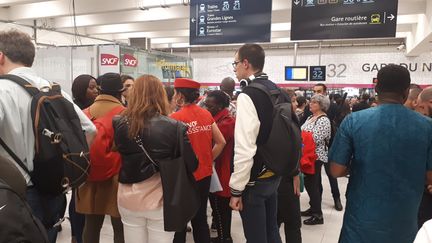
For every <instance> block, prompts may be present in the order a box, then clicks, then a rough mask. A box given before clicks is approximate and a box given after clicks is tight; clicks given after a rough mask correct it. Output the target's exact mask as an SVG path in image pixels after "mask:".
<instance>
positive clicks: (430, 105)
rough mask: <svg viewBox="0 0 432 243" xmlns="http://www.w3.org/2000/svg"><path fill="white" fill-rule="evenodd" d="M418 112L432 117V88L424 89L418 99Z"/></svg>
mask: <svg viewBox="0 0 432 243" xmlns="http://www.w3.org/2000/svg"><path fill="white" fill-rule="evenodd" d="M417 103H418V104H417V107H416V111H418V112H420V113H422V114H423V115H425V116H429V117H432V87H429V88H426V89H424V90H423V91H422V92H421V93H420V95H419V96H418V99H417Z"/></svg>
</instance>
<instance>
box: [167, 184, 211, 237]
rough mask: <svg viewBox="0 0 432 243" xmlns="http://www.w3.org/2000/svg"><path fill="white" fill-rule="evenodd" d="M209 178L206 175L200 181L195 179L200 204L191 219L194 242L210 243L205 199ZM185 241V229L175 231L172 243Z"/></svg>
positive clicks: (208, 187)
mask: <svg viewBox="0 0 432 243" xmlns="http://www.w3.org/2000/svg"><path fill="white" fill-rule="evenodd" d="M210 179H211V176H208V177H206V178H204V179H201V180H200V181H197V184H198V189H199V192H200V196H201V205H200V208H199V209H198V212H197V214H196V215H195V217H194V218H193V219H192V220H191V223H192V229H193V238H194V241H195V243H210V230H209V226H208V223H207V201H208V197H209V190H210ZM185 242H186V229H185V230H184V231H182V232H176V233H175V235H174V241H173V243H185Z"/></svg>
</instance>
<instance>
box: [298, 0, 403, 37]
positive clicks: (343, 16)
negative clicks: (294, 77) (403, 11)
mask: <svg viewBox="0 0 432 243" xmlns="http://www.w3.org/2000/svg"><path fill="white" fill-rule="evenodd" d="M397 10H398V0H292V10H291V12H292V14H291V39H292V40H323V39H355V38H382V37H395V35H396V21H397Z"/></svg>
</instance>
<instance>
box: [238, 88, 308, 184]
mask: <svg viewBox="0 0 432 243" xmlns="http://www.w3.org/2000/svg"><path fill="white" fill-rule="evenodd" d="M247 87H248V88H249V87H251V88H255V89H258V90H261V91H262V92H264V93H265V94H267V96H268V97H269V99H270V100H271V101H272V103H273V124H272V129H271V132H270V135H269V137H268V140H267V142H266V143H265V144H263V145H258V148H257V155H259V156H260V158H261V159H262V160H263V163H264V165H265V166H266V167H267V168H269V169H270V170H271V171H273V172H274V173H275V174H276V175H279V176H292V175H293V174H295V173H296V172H297V171H298V168H299V163H300V158H301V146H302V140H301V131H300V126H299V122H298V119H297V116H296V115H295V113H294V111H293V110H292V106H291V99H290V98H289V95H288V94H287V93H286V92H285V91H284V90H281V89H275V90H269V89H268V88H267V87H266V86H265V85H263V84H260V83H257V82H252V83H251V84H250V85H249V86H247Z"/></svg>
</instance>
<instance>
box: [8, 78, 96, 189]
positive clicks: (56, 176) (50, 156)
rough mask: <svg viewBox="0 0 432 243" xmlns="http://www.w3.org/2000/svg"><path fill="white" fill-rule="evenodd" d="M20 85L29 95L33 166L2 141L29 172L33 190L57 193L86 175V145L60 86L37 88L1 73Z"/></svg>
mask: <svg viewBox="0 0 432 243" xmlns="http://www.w3.org/2000/svg"><path fill="white" fill-rule="evenodd" d="M0 79H8V80H11V81H13V82H15V83H17V84H18V85H20V86H22V87H23V88H24V89H25V90H26V91H27V92H28V93H29V94H30V95H31V96H32V101H31V117H32V121H33V132H34V136H35V143H36V144H35V157H34V160H33V164H34V169H33V172H32V173H29V171H28V169H27V167H26V166H25V165H24V164H23V163H22V161H21V160H20V159H19V158H18V157H17V156H16V155H15V154H14V153H13V151H12V150H11V149H10V148H9V147H8V146H7V145H6V144H4V142H3V141H1V142H2V145H3V147H4V148H5V149H6V150H7V152H8V153H9V154H10V155H11V156H12V158H13V159H14V160H15V161H16V162H17V163H18V164H19V165H20V166H21V167H22V168H23V169H24V170H25V171H26V172H28V173H29V174H30V176H31V179H32V182H33V184H34V186H35V187H36V189H38V191H40V192H42V193H46V194H52V195H58V194H60V193H63V192H65V191H67V190H69V189H70V188H76V187H78V186H80V185H82V184H83V183H84V182H85V181H86V179H87V176H88V170H89V167H90V163H89V158H88V157H89V154H88V153H89V148H88V145H87V141H86V138H85V135H84V131H83V130H82V127H81V123H80V120H79V117H78V115H77V113H76V112H75V109H74V107H73V104H72V103H71V102H69V101H68V100H67V99H66V98H64V97H63V96H62V94H61V89H60V85H58V84H53V85H52V87H51V88H49V90H47V91H46V92H45V91H41V90H39V89H38V88H36V87H34V86H32V85H31V84H30V83H29V82H27V81H26V80H24V79H22V78H20V77H18V76H15V75H2V76H0Z"/></svg>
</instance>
